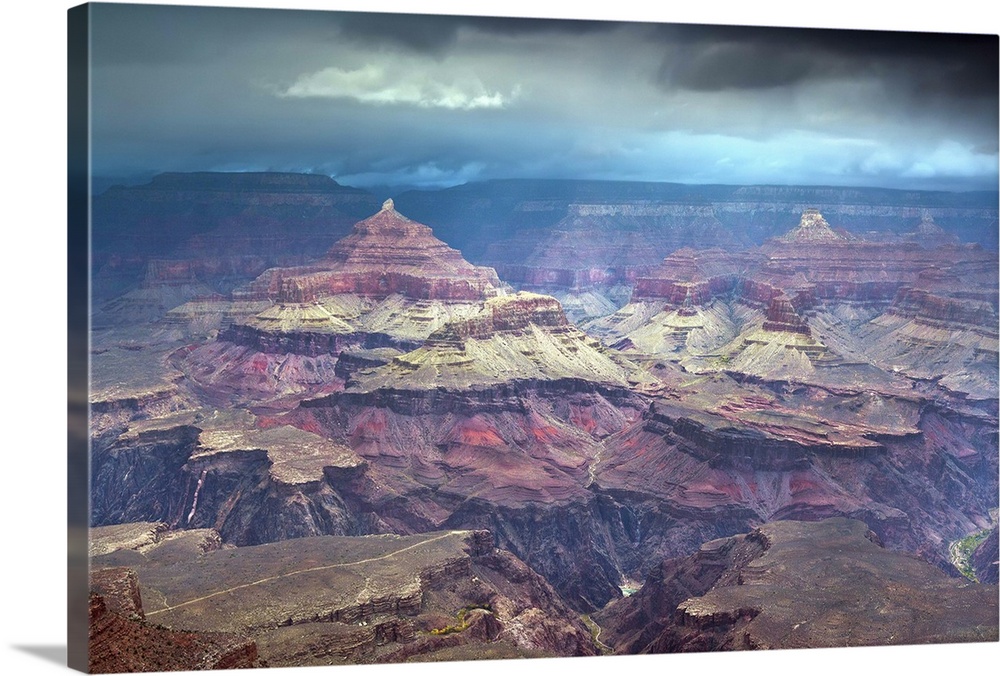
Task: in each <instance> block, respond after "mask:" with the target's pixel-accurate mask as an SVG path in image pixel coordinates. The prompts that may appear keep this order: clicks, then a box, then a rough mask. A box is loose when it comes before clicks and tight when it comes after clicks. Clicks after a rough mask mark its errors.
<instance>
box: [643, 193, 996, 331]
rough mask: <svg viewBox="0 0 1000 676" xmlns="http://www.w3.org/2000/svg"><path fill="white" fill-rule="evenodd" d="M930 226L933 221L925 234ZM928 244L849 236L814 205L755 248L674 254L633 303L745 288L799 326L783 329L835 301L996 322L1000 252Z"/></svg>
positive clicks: (682, 300)
mask: <svg viewBox="0 0 1000 676" xmlns="http://www.w3.org/2000/svg"><path fill="white" fill-rule="evenodd" d="M929 229H930V226H929V225H926V224H925V228H924V230H928V231H930V230H929ZM931 234H933V233H931ZM928 236H930V235H928ZM922 244H923V242H922V241H918V240H911V241H905V242H899V241H896V242H867V241H863V240H857V239H851V238H845V237H844V236H842V235H840V234H838V233H837V232H835V231H834V230H833V229H832V228H831V227H830V226H829V224H828V223H827V222H826V220H825V219H823V216H822V215H821V214H820V213H819V212H818V211H816V210H814V209H807V210H806V211H805V212H804V213H803V215H802V220H801V222H800V224H799V226H798V227H797V228H795V229H794V230H792V231H791V232H789V233H788V234H787V235H785V236H784V237H781V238H779V239H776V240H771V241H769V242H768V243H766V244H765V245H764V246H763V247H761V248H760V249H757V250H754V251H750V252H746V253H741V254H732V253H728V252H725V251H721V250H706V251H692V250H690V249H682V250H679V251H676V252H674V253H673V254H671V255H670V256H667V257H666V258H665V259H664V260H663V263H662V264H661V265H660V267H659V269H658V270H657V271H656V272H655V273H653V274H651V275H648V276H645V277H640V278H638V279H637V280H636V286H635V291H634V292H633V294H632V299H633V300H663V301H665V302H666V303H667V305H668V306H671V307H683V306H685V305H689V304H695V305H698V304H704V303H707V302H708V301H709V300H711V299H712V298H717V297H720V296H726V295H729V294H736V295H737V296H738V297H739V298H740V299H742V300H743V301H745V302H748V303H750V304H752V305H756V306H758V307H761V308H767V311H768V313H769V317H768V320H769V321H770V322H772V323H773V324H774V325H775V326H777V325H778V324H783V323H784V324H789V325H790V326H788V327H783V328H781V330H799V329H801V328H803V326H802V324H801V322H800V321H786V320H789V319H790V318H791V315H789V314H788V312H789V310H790V309H791V310H794V311H795V312H802V311H804V310H806V309H808V308H810V307H812V306H814V305H815V304H816V303H820V302H824V301H828V300H829V301H856V302H867V303H880V304H884V305H886V306H887V305H889V304H890V303H892V302H893V301H894V300H895V301H896V303H897V304H899V305H900V307H901V309H900V312H901V313H906V312H924V311H926V314H927V316H928V317H929V318H931V319H935V318H938V319H940V320H941V321H945V322H947V321H955V322H959V323H973V324H980V325H983V324H984V322H985V323H986V324H989V323H991V322H992V323H995V321H993V320H994V317H993V316H992V315H991V308H992V313H993V315H995V312H996V305H997V300H996V283H997V266H996V263H997V260H996V255H995V254H992V253H990V252H987V251H984V250H983V249H982V248H981V247H979V246H976V245H969V246H954V245H948V246H939V247H935V248H925V247H924V246H922ZM779 298H785V299H786V300H778V299H779ZM786 302H787V303H788V304H790V306H789V305H786ZM907 308H909V309H907ZM920 308H922V309H920ZM786 315H787V316H786ZM782 317H784V319H783V318H782ZM795 327H798V328H795Z"/></svg>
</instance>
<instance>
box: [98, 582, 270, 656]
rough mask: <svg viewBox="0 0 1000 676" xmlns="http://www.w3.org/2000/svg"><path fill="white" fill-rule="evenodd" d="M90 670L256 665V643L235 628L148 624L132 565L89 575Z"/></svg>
mask: <svg viewBox="0 0 1000 676" xmlns="http://www.w3.org/2000/svg"><path fill="white" fill-rule="evenodd" d="M89 618H90V644H89V650H88V653H89V668H90V671H91V672H92V673H133V672H138V671H167V670H171V671H173V670H183V671H189V670H190V671H194V670H204V669H252V668H254V667H260V666H264V664H263V663H262V662H261V660H260V658H259V656H258V653H257V645H256V643H254V642H253V641H252V640H250V639H248V638H246V637H245V636H241V635H240V634H239V633H236V632H229V633H226V632H210V631H188V630H183V629H180V630H174V629H168V628H166V627H162V626H160V625H158V624H154V623H151V622H148V621H147V620H146V617H145V614H144V612H143V605H142V599H141V595H140V589H139V581H138V578H137V576H136V574H135V571H133V570H132V569H130V568H102V569H100V570H97V571H96V572H94V573H92V574H91V576H90V599H89Z"/></svg>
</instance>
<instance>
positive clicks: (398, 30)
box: [337, 12, 617, 55]
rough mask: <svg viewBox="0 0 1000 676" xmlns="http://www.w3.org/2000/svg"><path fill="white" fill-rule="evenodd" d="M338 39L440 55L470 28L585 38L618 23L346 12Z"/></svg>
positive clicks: (343, 14) (340, 18) (340, 22)
mask: <svg viewBox="0 0 1000 676" xmlns="http://www.w3.org/2000/svg"><path fill="white" fill-rule="evenodd" d="M337 22H338V24H339V25H340V28H341V32H340V35H339V37H340V38H342V39H347V40H350V41H352V42H355V43H357V44H361V45H368V46H369V47H378V46H393V47H402V48H405V49H409V50H412V51H415V52H420V53H425V54H431V55H441V54H444V53H446V52H447V51H448V50H449V49H450V48H451V47H453V46H454V44H455V41H456V39H457V37H458V34H459V31H461V30H462V29H463V28H464V29H471V30H475V31H478V32H481V33H487V34H491V35H509V36H517V35H528V34H538V33H554V34H568V35H582V34H586V33H593V32H597V31H608V30H612V29H613V28H614V27H615V26H616V25H617V24H616V23H615V22H602V21H584V20H565V19H558V20H557V19H528V18H516V17H474V16H441V15H432V14H427V15H421V14H388V13H386V14H381V13H369V12H344V13H342V14H341V15H340V17H339V18H338V19H337Z"/></svg>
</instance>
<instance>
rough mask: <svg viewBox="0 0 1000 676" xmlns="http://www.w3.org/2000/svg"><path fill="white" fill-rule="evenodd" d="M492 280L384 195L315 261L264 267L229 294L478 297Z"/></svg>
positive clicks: (289, 298)
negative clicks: (374, 208)
mask: <svg viewBox="0 0 1000 676" xmlns="http://www.w3.org/2000/svg"><path fill="white" fill-rule="evenodd" d="M498 285H499V280H498V279H497V276H496V273H495V272H494V271H493V270H492V269H491V268H482V267H476V266H474V265H472V264H471V263H469V262H467V261H466V260H465V259H464V258H462V254H461V252H459V251H457V250H455V249H452V248H450V247H449V246H448V245H447V244H445V243H444V242H442V241H441V240H439V239H437V238H435V237H434V235H433V234H432V232H431V229H430V228H429V227H427V226H426V225H423V224H420V223H416V222H414V221H411V220H410V219H408V218H406V217H405V216H402V215H401V214H399V213H398V212H397V211H396V210H395V208H394V207H393V204H392V200H388V201H386V203H385V204H384V205H383V207H382V210H381V211H379V212H378V213H377V214H375V215H374V216H371V217H370V218H366V219H365V220H363V221H360V222H359V223H357V224H355V226H354V230H353V232H352V233H351V234H350V235H348V236H347V237H345V238H344V239H342V240H341V241H340V242H338V243H337V244H336V245H334V247H333V248H332V249H330V251H329V252H327V254H326V256H325V257H324V259H323V260H322V261H320V262H319V263H317V264H315V265H311V266H306V267H298V268H275V269H272V270H268V271H267V272H265V273H264V274H263V275H261V276H260V277H258V278H257V279H256V280H254V282H252V283H251V284H250V285H249V286H248V287H247V288H246V289H245V290H244V291H242V292H240V293H239V294H235V295H238V296H239V297H244V298H254V299H267V298H269V299H272V300H276V301H278V302H292V303H303V302H309V301H312V300H316V299H318V298H322V297H324V296H331V295H337V294H345V293H353V294H359V295H362V296H369V297H372V298H385V297H387V296H390V295H392V294H396V293H399V294H402V295H404V296H406V297H408V298H418V299H439V300H482V299H483V298H488V297H490V296H492V295H494V294H495V287H496V286H498Z"/></svg>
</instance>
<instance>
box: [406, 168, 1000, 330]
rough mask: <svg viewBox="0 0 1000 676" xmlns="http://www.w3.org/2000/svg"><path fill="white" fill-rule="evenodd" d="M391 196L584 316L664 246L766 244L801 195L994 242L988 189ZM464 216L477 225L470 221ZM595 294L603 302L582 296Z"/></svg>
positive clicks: (862, 223)
mask: <svg viewBox="0 0 1000 676" xmlns="http://www.w3.org/2000/svg"><path fill="white" fill-rule="evenodd" d="M398 201H399V203H400V204H401V205H402V206H403V208H404V210H406V211H407V212H408V213H413V214H414V215H416V216H417V217H418V218H422V219H425V220H426V222H428V223H432V224H433V225H434V227H435V229H436V230H437V231H438V232H439V233H440V234H441V236H442V237H443V238H444V239H446V240H447V241H448V242H449V243H451V244H452V245H453V246H458V247H459V248H461V249H462V250H463V251H465V252H466V255H468V256H469V257H470V259H471V260H474V261H476V262H479V263H482V264H485V265H490V266H492V267H494V268H496V269H497V271H498V273H499V274H500V276H501V278H503V279H504V280H505V281H508V282H509V283H511V284H513V285H514V286H515V287H516V288H519V289H525V290H531V291H538V292H541V293H546V294H550V295H553V296H556V297H558V298H559V299H560V300H561V301H563V302H564V304H565V305H567V307H568V308H572V309H571V317H572V318H573V319H574V320H581V321H582V320H585V319H592V318H594V317H599V316H604V315H606V314H610V313H611V312H613V311H614V308H617V307H621V306H622V305H623V304H624V303H625V302H626V301H627V297H628V296H627V293H625V294H622V293H619V292H618V291H617V290H616V289H617V288H618V287H620V286H624V287H625V288H626V289H628V288H631V287H632V286H634V285H635V284H636V282H637V280H638V279H641V278H643V277H645V276H646V275H648V274H649V273H650V271H651V270H653V269H654V268H655V266H656V264H657V262H658V261H659V260H661V259H662V258H663V257H664V256H667V255H669V254H670V253H671V252H673V251H676V250H678V249H682V248H684V247H692V248H695V249H706V248H712V247H721V248H725V249H729V250H738V249H743V248H746V247H750V246H754V245H760V244H763V243H764V242H765V241H766V240H767V239H768V238H772V237H778V236H781V235H784V234H786V232H787V230H788V224H789V223H794V222H795V221H794V219H797V218H799V215H800V214H801V213H802V211H803V207H808V206H813V207H817V208H818V209H814V211H817V213H818V211H819V210H821V211H823V212H824V213H826V214H827V216H829V217H830V218H832V219H833V220H834V222H835V223H836V225H837V227H838V228H846V229H847V230H849V231H851V232H854V233H865V235H866V236H867V237H869V238H873V237H874V238H883V239H898V238H900V237H902V238H903V239H906V240H910V241H913V242H915V243H916V244H917V246H920V247H923V246H928V245H931V244H933V245H938V244H944V243H948V242H953V241H955V238H956V236H957V237H958V238H960V239H962V240H964V241H977V242H979V243H981V244H982V245H984V246H986V247H987V248H989V249H991V250H995V249H996V247H997V240H996V232H995V231H996V228H995V226H994V222H995V220H996V214H997V205H996V197H995V194H993V195H990V194H988V193H975V194H966V195H955V194H949V193H932V192H926V193H913V192H898V191H890V190H878V189H837V188H809V187H793V186H788V187H777V186H742V187H741V186H687V185H677V184H664V183H658V184H654V183H626V182H621V183H615V182H601V181H535V182H529V181H516V180H514V181H491V182H486V183H481V184H471V185H467V186H462V187H461V188H453V189H449V190H443V191H438V192H433V193H426V192H421V193H416V192H411V193H405V194H403V195H400V196H399V197H398ZM820 219H822V217H821V216H820ZM470 221H472V222H478V223H482V224H483V225H484V226H485V227H484V228H482V229H470V228H468V227H467V223H468V222H470ZM911 232H914V233H915V234H916V235H917V237H916V238H914V237H913V236H911ZM809 233H811V234H809ZM817 233H822V236H821V237H820V239H819V240H815V239H812V236H813V235H816V234H817ZM799 234H800V235H801V237H799V236H796V237H795V238H794V239H795V240H800V239H801V241H805V242H808V241H836V240H841V239H844V236H843V234H838V233H837V232H835V231H834V229H832V228H831V227H830V226H829V224H827V225H826V226H825V227H824V228H811V227H810V228H807V229H806V230H803V231H801V232H800V233H799ZM802 238H805V239H802ZM595 295H596V296H598V297H600V298H601V299H602V302H593V301H590V302H580V301H581V300H586V299H587V296H595Z"/></svg>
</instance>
